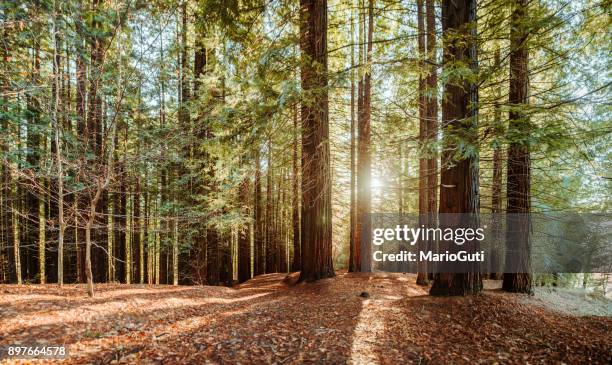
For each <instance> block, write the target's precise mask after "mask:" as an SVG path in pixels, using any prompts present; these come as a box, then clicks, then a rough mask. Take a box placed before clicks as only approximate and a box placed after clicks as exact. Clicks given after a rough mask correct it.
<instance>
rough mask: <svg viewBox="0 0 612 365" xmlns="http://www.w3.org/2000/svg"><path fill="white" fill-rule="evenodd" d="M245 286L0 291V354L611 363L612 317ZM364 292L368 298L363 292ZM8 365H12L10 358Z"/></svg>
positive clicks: (399, 281)
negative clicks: (32, 349) (31, 349)
mask: <svg viewBox="0 0 612 365" xmlns="http://www.w3.org/2000/svg"><path fill="white" fill-rule="evenodd" d="M283 278H284V276H283V275H279V274H270V275H264V276H261V277H258V278H256V279H254V280H251V281H249V282H247V283H245V284H243V285H242V286H240V287H239V288H224V287H172V286H146V285H142V286H141V285H130V286H125V285H121V286H120V285H99V286H98V287H97V295H96V297H95V298H93V299H89V298H86V297H84V291H85V289H84V287H83V286H79V285H69V286H66V287H65V288H63V289H61V290H60V289H58V288H57V287H54V286H51V285H47V286H40V285H34V286H24V287H21V288H18V287H17V286H6V285H5V286H1V285H0V294H1V295H0V344H9V343H17V342H21V343H31V342H48V343H65V344H67V345H68V347H69V352H70V357H69V359H67V360H65V361H64V362H63V363H69V364H79V363H95V364H105V363H113V364H114V363H125V364H133V363H142V364H194V363H227V364H235V363H242V364H253V363H255V364H264V363H277V364H285V363H286V364H301V363H331V364H343V363H353V364H395V363H399V364H409V363H415V364H418V363H421V364H423V363H449V362H452V363H475V362H476V361H477V360H478V359H482V360H483V361H482V362H484V363H494V362H499V363H525V362H530V363H541V362H546V363H549V362H550V361H551V360H552V361H563V362H565V363H582V362H591V363H607V362H608V360H609V359H610V358H611V357H612V352H611V349H612V338H610V335H609V333H610V332H611V330H612V319H611V318H609V317H600V318H595V317H575V316H571V315H569V314H563V313H559V312H553V311H548V310H546V309H545V308H542V306H538V305H532V304H531V303H530V299H529V298H528V297H524V296H510V295H507V294H503V293H500V292H496V291H490V292H486V293H485V294H483V295H480V296H478V297H475V298H432V297H429V296H427V295H426V290H424V289H423V288H421V287H418V286H416V285H414V276H412V275H401V274H377V275H355V274H341V275H338V276H337V277H336V278H332V279H327V280H323V281H321V282H318V283H316V284H298V285H295V286H289V285H287V284H285V283H284V282H283ZM362 292H368V295H364V296H366V297H365V298H364V297H361V296H360V293H362ZM0 363H2V364H4V363H16V362H8V361H7V360H3V361H0Z"/></svg>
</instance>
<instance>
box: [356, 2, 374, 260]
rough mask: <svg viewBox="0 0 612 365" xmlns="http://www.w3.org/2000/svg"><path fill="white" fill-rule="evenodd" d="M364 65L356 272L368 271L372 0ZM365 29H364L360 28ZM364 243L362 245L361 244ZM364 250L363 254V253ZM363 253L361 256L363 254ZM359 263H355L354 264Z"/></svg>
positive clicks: (358, 132)
mask: <svg viewBox="0 0 612 365" xmlns="http://www.w3.org/2000/svg"><path fill="white" fill-rule="evenodd" d="M367 23H368V25H367V32H366V33H367V36H366V37H365V38H366V39H367V41H366V42H367V44H366V50H365V60H364V62H365V65H364V71H363V81H361V80H360V83H361V85H362V88H361V89H362V93H361V113H359V114H360V116H359V118H358V123H357V145H358V157H357V212H356V221H357V224H356V226H355V251H356V252H357V253H356V255H355V268H354V269H355V271H370V256H369V255H370V240H369V239H365V240H363V237H362V233H363V232H362V231H363V229H364V228H363V227H364V226H367V225H368V221H369V219H370V217H369V214H370V213H371V211H372V189H371V186H372V161H371V152H370V123H371V117H372V86H371V84H372V37H373V27H374V4H373V0H370V1H369V3H368V16H367ZM363 28H364V29H365V28H366V27H365V26H364V27H363ZM362 241H363V242H362ZM362 249H363V252H362ZM364 253H365V254H366V255H365V256H363V254H364ZM357 260H358V261H357Z"/></svg>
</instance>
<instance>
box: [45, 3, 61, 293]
mask: <svg viewBox="0 0 612 365" xmlns="http://www.w3.org/2000/svg"><path fill="white" fill-rule="evenodd" d="M54 3H55V4H54V5H55V6H54V7H55V9H56V11H58V10H59V2H58V0H55V1H54ZM58 13H59V12H58ZM58 18H59V16H58V17H56V18H55V19H54V28H55V29H54V31H55V48H54V53H55V55H54V57H53V59H54V64H53V69H54V84H55V93H54V101H53V114H54V115H53V126H54V128H53V129H54V141H55V164H56V168H57V176H56V179H57V189H58V190H57V200H58V202H57V204H58V223H59V232H58V244H57V283H58V284H59V286H62V285H63V284H64V231H65V230H66V223H65V222H64V169H63V162H62V145H61V142H60V134H61V129H60V128H61V127H62V123H61V121H60V118H62V116H61V115H62V114H61V113H62V112H63V110H62V105H61V101H62V98H61V96H60V94H61V92H60V90H61V89H62V84H61V78H62V76H61V73H60V70H61V69H62V68H61V42H60V36H61V35H60V29H59V24H58V21H59V19H58ZM43 261H44V260H43ZM43 277H44V276H43V275H42V274H41V282H42V278H43Z"/></svg>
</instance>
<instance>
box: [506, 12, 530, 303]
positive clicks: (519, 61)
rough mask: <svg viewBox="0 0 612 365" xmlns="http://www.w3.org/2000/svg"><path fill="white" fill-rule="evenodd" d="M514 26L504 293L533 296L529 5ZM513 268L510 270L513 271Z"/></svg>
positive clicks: (513, 20) (514, 14)
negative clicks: (529, 139)
mask: <svg viewBox="0 0 612 365" xmlns="http://www.w3.org/2000/svg"><path fill="white" fill-rule="evenodd" d="M513 7H514V8H513V12H512V17H511V26H510V92H509V102H510V107H511V109H510V112H509V131H508V135H509V136H510V138H511V141H510V145H509V146H508V176H507V185H506V187H507V192H506V194H507V204H508V206H507V209H506V212H507V218H506V245H507V247H508V249H507V250H506V252H507V256H506V264H507V266H506V270H507V271H510V272H506V273H505V274H504V280H503V284H502V289H503V290H505V291H510V292H517V293H531V292H532V275H531V260H530V249H531V242H530V239H531V237H530V236H531V223H530V219H529V213H530V212H531V158H530V148H529V143H528V142H526V140H528V138H527V137H528V136H529V133H530V130H531V128H530V122H529V117H528V115H527V114H526V112H525V108H526V106H527V105H528V104H529V55H528V49H527V44H526V43H527V38H528V36H529V30H528V25H527V24H526V18H527V15H528V13H527V11H528V2H527V0H515V1H514V2H513ZM509 266H510V267H509Z"/></svg>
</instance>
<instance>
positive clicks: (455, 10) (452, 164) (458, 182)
mask: <svg viewBox="0 0 612 365" xmlns="http://www.w3.org/2000/svg"><path fill="white" fill-rule="evenodd" d="M475 19H476V0H461V1H456V0H455V1H453V0H444V1H442V31H443V38H444V39H443V48H444V54H443V62H444V67H449V68H451V69H452V67H454V66H456V65H460V64H462V63H467V64H469V65H470V68H471V69H472V71H474V70H475V66H476V64H475V61H476V50H475V48H476V45H475V42H474V38H475V37H473V36H474V35H475V24H474V22H475ZM475 102H477V89H476V87H475V85H474V84H472V83H470V82H469V81H468V80H466V79H465V77H464V76H462V75H461V73H459V74H457V73H453V74H452V75H451V77H450V78H449V80H448V83H447V84H446V85H445V88H444V100H443V102H442V121H443V125H444V127H443V132H444V149H443V151H444V152H443V153H442V170H441V175H440V210H439V211H440V213H441V214H444V213H455V214H456V213H462V215H461V217H462V218H461V219H452V221H449V222H447V223H449V224H452V225H465V224H473V223H475V222H474V221H473V218H474V217H477V214H478V210H479V205H480V203H479V196H478V194H479V185H478V155H477V154H476V153H473V152H470V151H469V150H461V149H460V148H461V147H460V146H461V145H467V146H474V145H475V144H476V141H477V137H478V133H477V106H476V105H475ZM460 142H461V143H460ZM473 150H475V148H474V149H473ZM457 156H459V157H457ZM456 217H458V216H455V218H456ZM466 217H467V218H466ZM440 246H441V251H442V252H444V250H445V249H449V250H452V249H456V245H455V244H454V243H452V242H441V244H440ZM470 247H474V243H470ZM441 266H442V267H441V271H442V272H437V273H436V274H435V275H434V283H433V286H432V288H431V290H430V294H431V295H466V294H475V293H478V292H480V291H481V290H482V278H481V276H480V268H479V265H478V264H477V263H470V264H469V265H465V266H464V267H463V270H462V271H464V272H462V273H451V272H444V266H443V265H441Z"/></svg>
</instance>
